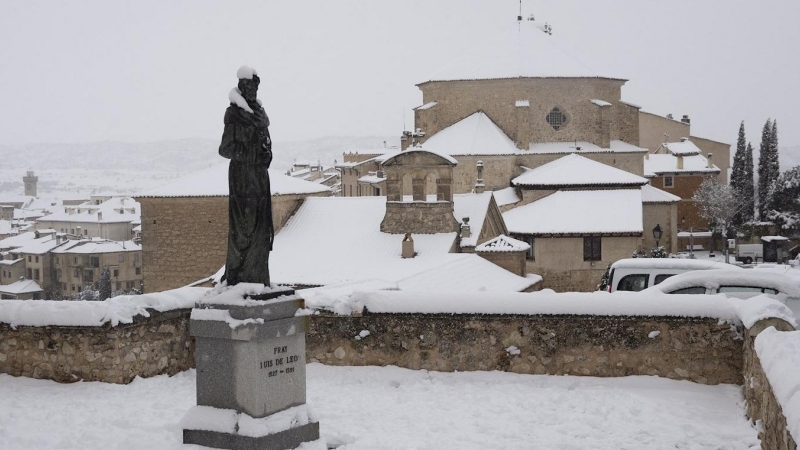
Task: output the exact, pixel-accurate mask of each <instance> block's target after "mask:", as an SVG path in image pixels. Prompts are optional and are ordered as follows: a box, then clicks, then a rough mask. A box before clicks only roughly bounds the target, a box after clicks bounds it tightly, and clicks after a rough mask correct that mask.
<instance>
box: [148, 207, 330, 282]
mask: <svg viewBox="0 0 800 450" xmlns="http://www.w3.org/2000/svg"><path fill="white" fill-rule="evenodd" d="M315 195H318V196H327V195H328V193H327V192H322V193H320V194H315ZM305 197H306V195H273V196H272V221H273V225H274V226H275V232H276V233H277V232H278V230H280V229H281V227H283V225H284V224H285V223H286V221H287V220H288V219H289V217H290V216H291V215H292V214H294V212H295V211H297V209H298V208H299V207H300V205H301V204H302V202H303V200H304V199H305ZM137 201H139V202H140V203H141V205H142V276H143V283H144V289H145V291H146V292H159V291H164V290H168V289H175V288H178V287H181V286H185V285H187V284H190V283H193V282H195V281H198V280H200V279H202V278H205V277H209V276H211V275H213V274H214V273H216V272H217V271H218V270H219V269H220V268H221V267H222V266H223V265H224V264H225V257H226V254H227V241H228V197H143V198H138V199H137Z"/></svg>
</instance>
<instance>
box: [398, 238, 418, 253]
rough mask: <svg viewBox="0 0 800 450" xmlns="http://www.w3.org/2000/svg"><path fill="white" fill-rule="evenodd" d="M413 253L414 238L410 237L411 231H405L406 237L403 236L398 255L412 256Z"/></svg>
mask: <svg viewBox="0 0 800 450" xmlns="http://www.w3.org/2000/svg"><path fill="white" fill-rule="evenodd" d="M415 255H416V253H414V239H412V238H411V233H406V237H404V238H403V249H402V252H401V254H400V256H402V257H403V258H413V257H414V256H415Z"/></svg>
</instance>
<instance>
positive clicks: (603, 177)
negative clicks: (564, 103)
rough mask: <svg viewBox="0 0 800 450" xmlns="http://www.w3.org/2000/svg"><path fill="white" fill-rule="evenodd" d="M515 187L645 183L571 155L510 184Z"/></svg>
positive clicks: (611, 168) (631, 175)
mask: <svg viewBox="0 0 800 450" xmlns="http://www.w3.org/2000/svg"><path fill="white" fill-rule="evenodd" d="M511 183H513V184H516V185H518V186H595V185H598V186H599V185H616V186H643V185H645V184H647V179H646V178H642V177H640V176H638V175H634V174H632V173H630V172H627V171H624V170H620V169H617V168H616V167H612V166H609V165H607V164H603V163H600V162H597V161H594V160H591V159H589V158H586V157H584V156H581V155H578V154H576V153H572V154H569V155H566V156H562V157H561V158H558V159H556V160H555V161H551V162H549V163H547V164H543V165H541V166H539V167H537V168H535V169H530V170H528V171H526V172H524V173H523V174H522V175H520V176H518V177H516V178H514V179H513V180H511Z"/></svg>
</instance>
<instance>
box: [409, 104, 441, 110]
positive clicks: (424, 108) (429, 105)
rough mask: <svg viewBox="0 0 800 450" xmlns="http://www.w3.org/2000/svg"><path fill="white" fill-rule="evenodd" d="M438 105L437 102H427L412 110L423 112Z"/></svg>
mask: <svg viewBox="0 0 800 450" xmlns="http://www.w3.org/2000/svg"><path fill="white" fill-rule="evenodd" d="M438 104H439V102H428V103H425V104H424V105H422V106H417V107H416V108H414V109H415V110H416V111H425V110H426V109H431V108H433V107H434V106H436V105H438Z"/></svg>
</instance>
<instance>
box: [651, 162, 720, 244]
mask: <svg viewBox="0 0 800 450" xmlns="http://www.w3.org/2000/svg"><path fill="white" fill-rule="evenodd" d="M670 176H672V177H673V178H672V186H671V187H666V186H664V177H663V176H658V177H653V178H650V184H651V185H652V186H653V187H655V188H658V189H661V190H662V191H666V192H669V193H670V194H672V195H677V196H678V197H680V198H681V200H680V201H679V202H678V212H677V214H678V222H677V223H678V227H679V228H680V229H681V230H688V229H689V227H693V228H707V227H708V221H707V220H705V219H703V218H702V217H700V215H699V214H698V210H697V205H695V202H694V200H692V197H693V196H694V193H695V191H696V190H697V188H699V187H700V184H701V183H702V182H703V180H705V179H706V177H708V176H712V177H713V176H714V175H699V174H698V175H676V174H673V175H670ZM684 217H685V218H686V223H683V222H682V219H683V218H684Z"/></svg>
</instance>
